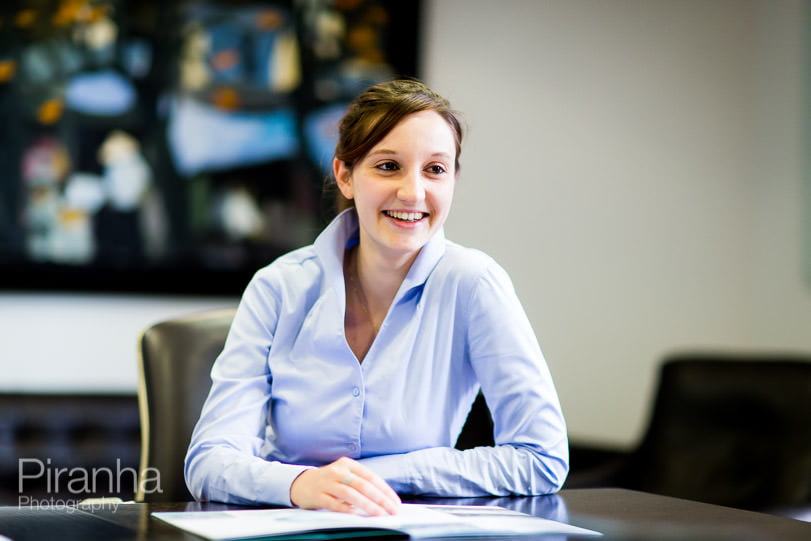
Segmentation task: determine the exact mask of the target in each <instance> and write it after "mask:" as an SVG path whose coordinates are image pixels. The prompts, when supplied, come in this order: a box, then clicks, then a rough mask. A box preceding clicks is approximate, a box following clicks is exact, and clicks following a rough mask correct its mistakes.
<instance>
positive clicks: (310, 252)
mask: <svg viewBox="0 0 811 541" xmlns="http://www.w3.org/2000/svg"><path fill="white" fill-rule="evenodd" d="M316 260H317V255H316V253H315V248H314V247H313V245H312V244H310V245H308V246H304V247H302V248H297V249H295V250H293V251H291V252H287V253H286V254H284V255H282V256H279V257H278V258H276V259H275V260H273V262H271V263H270V264H268V265H266V266H264V267H262V268H261V269H259V270H258V271H256V273H255V274H254V276H253V279H254V280H260V281H266V280H269V279H272V278H274V277H278V278H281V277H284V276H286V275H288V273H291V272H292V273H297V276H299V275H300V274H298V273H301V272H302V271H305V272H306V270H310V271H315V272H320V270H321V269H320V266H319V265H318V264H317V263H316Z"/></svg>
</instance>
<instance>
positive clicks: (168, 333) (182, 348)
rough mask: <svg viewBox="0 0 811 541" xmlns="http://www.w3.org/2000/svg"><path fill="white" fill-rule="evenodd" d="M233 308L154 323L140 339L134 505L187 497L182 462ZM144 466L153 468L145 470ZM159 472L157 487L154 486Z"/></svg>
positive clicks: (232, 314)
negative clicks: (137, 470)
mask: <svg viewBox="0 0 811 541" xmlns="http://www.w3.org/2000/svg"><path fill="white" fill-rule="evenodd" d="M234 312H235V309H222V310H211V311H208V312H203V313H199V314H194V315H190V316H186V317H181V318H177V319H173V320H169V321H164V322H162V323H157V324H155V325H153V326H152V327H150V328H148V329H147V330H146V331H144V333H143V335H142V336H141V339H140V344H139V347H140V355H139V385H138V401H139V406H140V414H141V479H142V482H141V483H139V484H140V485H141V486H139V487H138V488H139V490H138V491H137V493H136V497H135V499H136V500H137V501H147V502H157V501H188V500H191V499H192V496H191V494H190V493H189V491H188V489H187V488H186V482H185V480H184V478H183V460H184V457H185V455H186V450H187V449H188V446H189V440H190V439H191V433H192V431H193V430H194V425H195V424H196V423H197V419H198V418H199V417H200V410H201V409H202V407H203V402H204V401H205V399H206V396H207V395H208V391H209V389H210V388H211V379H210V372H211V366H212V364H214V360H215V359H216V357H217V355H219V353H220V351H222V348H223V345H224V344H225V338H226V336H227V334H228V329H229V328H230V326H231V321H232V319H233V317H234ZM146 468H154V470H150V471H149V472H147V470H146ZM155 471H157V472H159V481H160V488H161V491H162V492H157V491H155V490H154V489H155V488H156V486H157V485H156V483H155V482H143V480H149V479H152V480H153V481H154V480H155V479H156V474H154V472H155Z"/></svg>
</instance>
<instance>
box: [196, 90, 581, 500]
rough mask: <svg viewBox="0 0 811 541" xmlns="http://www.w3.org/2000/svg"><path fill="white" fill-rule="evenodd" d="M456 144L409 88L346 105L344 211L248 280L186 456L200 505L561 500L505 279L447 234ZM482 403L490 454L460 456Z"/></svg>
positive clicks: (542, 373) (522, 327)
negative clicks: (474, 409)
mask: <svg viewBox="0 0 811 541" xmlns="http://www.w3.org/2000/svg"><path fill="white" fill-rule="evenodd" d="M461 143H462V130H461V127H460V123H459V121H458V118H457V116H456V114H455V113H454V112H453V111H452V110H451V108H450V106H449V104H448V102H447V100H445V99H444V98H442V97H441V96H439V95H437V94H436V93H434V92H433V91H432V90H430V89H429V88H427V87H426V86H424V85H423V84H421V83H419V82H416V81H393V82H389V83H383V84H380V85H376V86H373V87H370V88H369V89H367V90H366V91H364V92H363V93H362V94H361V95H360V96H359V97H358V98H357V99H356V100H355V101H354V102H353V104H352V105H351V106H350V108H349V110H348V112H347V114H346V116H345V117H344V119H343V120H342V122H341V125H340V140H339V143H338V145H337V147H336V151H335V158H334V161H333V172H334V175H335V181H336V185H337V187H338V189H339V190H340V192H341V194H342V195H343V196H344V197H345V198H346V199H347V201H351V202H352V203H353V205H351V206H350V208H347V209H346V210H344V211H343V212H341V214H339V215H338V216H337V217H336V218H335V219H334V220H333V221H332V223H330V224H329V225H328V226H327V228H326V229H325V230H324V231H323V232H322V233H321V234H320V235H319V237H318V238H317V239H316V241H315V243H314V244H313V245H312V246H307V247H305V248H302V249H299V250H296V251H294V252H291V253H289V254H287V255H285V256H283V257H281V258H279V259H278V260H276V261H275V262H273V263H272V264H270V265H268V266H267V267H265V268H263V269H261V270H259V271H258V272H257V274H256V275H255V277H254V279H253V280H252V281H251V283H250V284H249V286H248V288H247V290H246V292H245V294H244V296H243V298H242V301H241V303H240V306H239V309H238V310H237V314H236V316H235V318H234V323H233V326H232V328H231V331H230V334H229V337H228V340H227V342H226V344H225V348H224V350H223V352H222V353H221V355H220V356H219V358H218V359H217V361H216V362H215V364H214V368H213V370H212V373H211V374H212V380H213V384H212V388H211V393H210V395H209V397H208V399H207V401H206V403H205V405H204V407H203V411H202V414H201V417H200V420H199V422H198V424H197V427H196V428H195V431H194V434H193V436H192V441H191V445H190V447H189V452H188V454H187V456H186V481H187V484H188V485H189V489H190V490H191V492H192V494H194V495H195V497H197V498H199V499H209V500H219V501H225V502H233V503H273V504H284V505H290V504H292V505H297V506H300V507H306V508H327V509H332V510H336V511H343V512H358V511H363V512H366V513H369V514H372V515H379V514H385V513H396V512H397V510H398V508H399V503H400V500H399V497H398V496H397V493H408V494H423V495H438V496H476V495H488V494H490V495H506V494H516V495H529V494H543V493H549V492H554V491H556V490H558V489H559V488H560V486H561V485H562V484H563V481H564V479H565V478H566V474H567V472H568V442H567V438H566V428H565V424H564V420H563V415H562V413H561V410H560V404H559V401H558V397H557V394H556V392H555V387H554V385H553V383H552V378H551V375H550V374H549V370H548V368H547V365H546V362H545V360H544V358H543V355H542V353H541V350H540V347H539V346H538V342H537V340H536V338H535V334H534V332H533V330H532V327H531V326H530V324H529V321H528V320H527V317H526V315H525V313H524V310H523V308H522V307H521V304H520V302H519V301H518V298H517V297H516V295H515V291H514V289H513V286H512V283H511V281H510V279H509V277H508V276H507V274H506V272H505V271H504V270H503V269H502V268H501V267H500V266H499V265H498V264H497V263H496V262H495V261H493V260H492V259H491V258H489V257H488V256H486V255H485V254H483V253H482V252H480V251H478V250H473V249H470V248H464V247H462V246H459V245H457V244H455V243H452V242H450V241H447V240H446V239H445V236H444V233H443V224H444V223H445V220H446V218H447V216H448V213H449V211H450V207H451V202H452V200H453V193H454V188H455V184H456V175H457V173H458V171H459V155H460V152H461ZM480 389H481V391H482V393H483V394H484V396H485V398H486V400H487V403H488V406H489V407H490V410H491V411H492V412H493V418H494V434H493V436H494V441H495V445H494V446H492V447H478V448H474V449H468V450H465V451H460V450H457V449H454V444H455V442H456V440H457V438H458V437H459V433H460V431H461V429H462V425H463V424H464V422H465V419H466V417H467V413H468V411H469V410H470V406H471V404H472V403H473V400H474V398H475V397H476V395H477V393H478V392H479V390H480Z"/></svg>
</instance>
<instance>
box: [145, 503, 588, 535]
mask: <svg viewBox="0 0 811 541" xmlns="http://www.w3.org/2000/svg"><path fill="white" fill-rule="evenodd" d="M152 515H153V516H154V517H155V518H158V519H160V520H163V521H164V522H168V523H169V524H171V525H173V526H175V527H177V528H180V529H182V530H186V531H188V532H191V533H194V534H196V535H199V536H201V537H205V538H207V539H218V540H221V539H245V538H251V537H266V536H271V535H286V534H295V533H303V532H314V531H319V530H331V529H359V528H379V529H386V530H394V531H398V532H403V533H406V534H408V535H409V536H411V537H414V538H420V537H460V536H465V537H467V536H492V535H529V534H548V533H555V534H567V535H601V534H600V533H599V532H595V531H593V530H586V529H584V528H578V527H576V526H571V525H569V524H564V523H562V522H556V521H553V520H546V519H542V518H538V517H533V516H531V515H526V514H524V513H518V512H516V511H510V510H509V509H505V508H503V507H495V506H455V505H449V506H443V505H415V504H404V505H402V506H401V508H400V512H399V513H398V514H396V515H387V516H382V517H369V516H359V515H350V514H346V513H333V512H331V511H309V510H305V509H240V510H233V511H191V512H155V513H152Z"/></svg>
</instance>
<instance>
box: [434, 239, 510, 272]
mask: <svg viewBox="0 0 811 541" xmlns="http://www.w3.org/2000/svg"><path fill="white" fill-rule="evenodd" d="M438 267H439V268H442V269H444V270H445V271H446V272H449V273H452V274H454V275H457V276H460V277H464V278H467V279H468V280H473V281H475V280H477V279H479V278H481V277H483V276H485V275H492V274H493V273H494V272H495V273H498V274H501V273H504V269H503V268H502V267H501V265H499V264H498V262H497V261H496V260H495V259H493V258H492V257H491V256H489V255H488V254H486V253H484V252H482V251H481V250H478V249H476V248H468V247H467V246H462V245H461V244H457V243H456V242H453V241H450V240H447V239H446V240H445V253H444V255H443V256H442V259H441V260H440V262H439V265H438Z"/></svg>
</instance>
